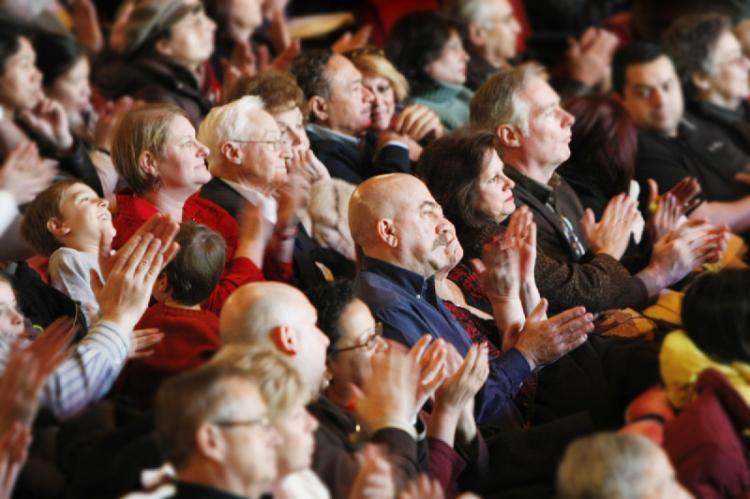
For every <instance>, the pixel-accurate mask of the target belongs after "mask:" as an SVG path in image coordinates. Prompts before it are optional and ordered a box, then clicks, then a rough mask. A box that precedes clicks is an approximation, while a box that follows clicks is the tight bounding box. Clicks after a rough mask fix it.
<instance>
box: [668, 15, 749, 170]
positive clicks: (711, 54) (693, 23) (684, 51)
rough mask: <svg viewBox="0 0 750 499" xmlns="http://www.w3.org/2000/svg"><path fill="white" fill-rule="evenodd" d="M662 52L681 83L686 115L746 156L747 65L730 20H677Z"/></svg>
mask: <svg viewBox="0 0 750 499" xmlns="http://www.w3.org/2000/svg"><path fill="white" fill-rule="evenodd" d="M664 49H665V50H666V52H667V53H668V54H669V56H670V58H671V59H672V61H673V62H674V66H675V71H676V72H677V75H678V76H679V78H680V81H681V83H682V88H683V90H684V92H685V101H686V102H685V106H686V107H687V110H688V111H689V112H690V113H691V114H692V115H693V116H695V117H696V118H698V119H700V120H703V121H705V122H706V123H707V124H708V125H712V128H713V129H714V130H716V131H719V132H720V133H721V135H722V137H723V138H724V139H725V140H726V141H728V142H730V143H732V144H733V145H734V146H735V147H737V148H738V149H741V150H742V152H743V153H744V154H745V155H750V128H749V127H750V124H749V123H748V115H747V112H748V104H747V102H746V99H747V97H748V95H750V83H749V81H748V72H749V71H750V61H749V60H748V59H747V57H745V55H744V54H743V52H742V47H741V46H740V42H739V40H737V37H736V36H735V35H734V33H733V32H732V24H731V22H730V20H729V18H728V17H725V16H722V15H720V14H714V13H709V14H696V15H690V16H684V17H681V18H680V19H678V20H677V21H675V23H674V24H673V25H672V26H671V27H670V28H669V29H668V30H667V31H666V32H665V33H664Z"/></svg>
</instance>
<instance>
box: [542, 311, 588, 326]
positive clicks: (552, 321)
mask: <svg viewBox="0 0 750 499" xmlns="http://www.w3.org/2000/svg"><path fill="white" fill-rule="evenodd" d="M585 314H586V308H585V307H573V308H569V309H568V310H565V311H563V312H560V313H559V314H557V315H553V316H552V317H550V318H549V320H548V323H549V325H550V326H552V327H560V326H562V325H563V324H566V323H568V322H570V321H572V320H575V319H577V318H580V317H583V316H584V315H585Z"/></svg>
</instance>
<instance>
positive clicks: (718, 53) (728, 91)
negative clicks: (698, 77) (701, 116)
mask: <svg viewBox="0 0 750 499" xmlns="http://www.w3.org/2000/svg"><path fill="white" fill-rule="evenodd" d="M712 57H713V65H714V72H713V73H712V74H709V75H707V77H706V88H705V89H704V90H703V94H704V96H705V98H706V100H708V101H709V102H713V103H714V104H717V105H719V106H722V107H728V108H735V107H736V106H737V105H738V104H739V103H740V102H741V101H742V100H743V99H745V98H746V97H747V96H748V93H750V87H749V86H748V72H750V60H748V59H747V57H745V55H744V54H743V53H742V48H741V47H740V42H739V41H738V40H737V38H736V37H735V36H734V34H732V32H730V31H725V32H724V33H722V34H721V36H720V37H719V39H718V40H717V41H716V48H715V49H714V52H713V56H712Z"/></svg>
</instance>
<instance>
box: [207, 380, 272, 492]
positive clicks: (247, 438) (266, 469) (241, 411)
mask: <svg viewBox="0 0 750 499" xmlns="http://www.w3.org/2000/svg"><path fill="white" fill-rule="evenodd" d="M224 383H225V386H224V388H225V390H227V392H228V393H229V396H228V399H229V400H232V409H231V410H228V411H226V412H228V413H229V415H226V416H221V417H217V418H216V420H214V421H210V422H209V423H212V424H214V425H215V426H216V427H217V428H218V429H219V430H220V432H221V435H222V436H223V440H224V446H223V449H224V456H223V458H224V459H223V463H222V464H223V471H224V473H225V474H226V476H227V477H229V479H230V483H232V484H234V487H233V488H234V490H232V491H231V492H234V493H237V494H241V495H243V496H247V497H257V496H259V495H260V494H262V493H268V492H270V489H271V487H272V485H273V483H274V481H275V480H276V451H277V447H278V446H279V444H280V443H281V437H280V436H279V434H278V432H277V431H276V429H274V427H273V426H272V425H271V424H270V421H269V420H268V411H267V409H266V404H265V403H264V402H263V398H262V397H261V396H260V392H259V391H258V388H257V387H256V386H255V385H254V384H253V383H251V382H249V381H246V380H240V379H228V380H225V381H224Z"/></svg>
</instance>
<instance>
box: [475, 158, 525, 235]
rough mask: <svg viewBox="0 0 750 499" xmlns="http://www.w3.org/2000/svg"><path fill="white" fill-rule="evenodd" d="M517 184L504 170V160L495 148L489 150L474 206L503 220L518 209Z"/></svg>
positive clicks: (488, 214)
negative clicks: (515, 188)
mask: <svg viewBox="0 0 750 499" xmlns="http://www.w3.org/2000/svg"><path fill="white" fill-rule="evenodd" d="M513 187H515V184H514V183H513V181H512V180H511V179H510V178H508V176H506V175H505V173H504V172H503V162H502V160H501V159H500V157H499V156H498V155H497V152H495V150H494V149H493V150H488V151H487V153H486V154H485V156H484V164H483V165H482V169H481V171H480V173H479V178H478V179H477V183H476V190H477V191H476V198H475V199H476V201H475V206H474V208H475V209H476V210H477V211H479V212H480V213H481V214H482V215H484V216H486V217H489V218H491V219H492V220H494V221H496V222H501V221H503V220H505V219H506V218H507V217H508V216H510V214H511V213H513V211H515V209H516V203H515V199H514V198H513V191H512V189H513Z"/></svg>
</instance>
